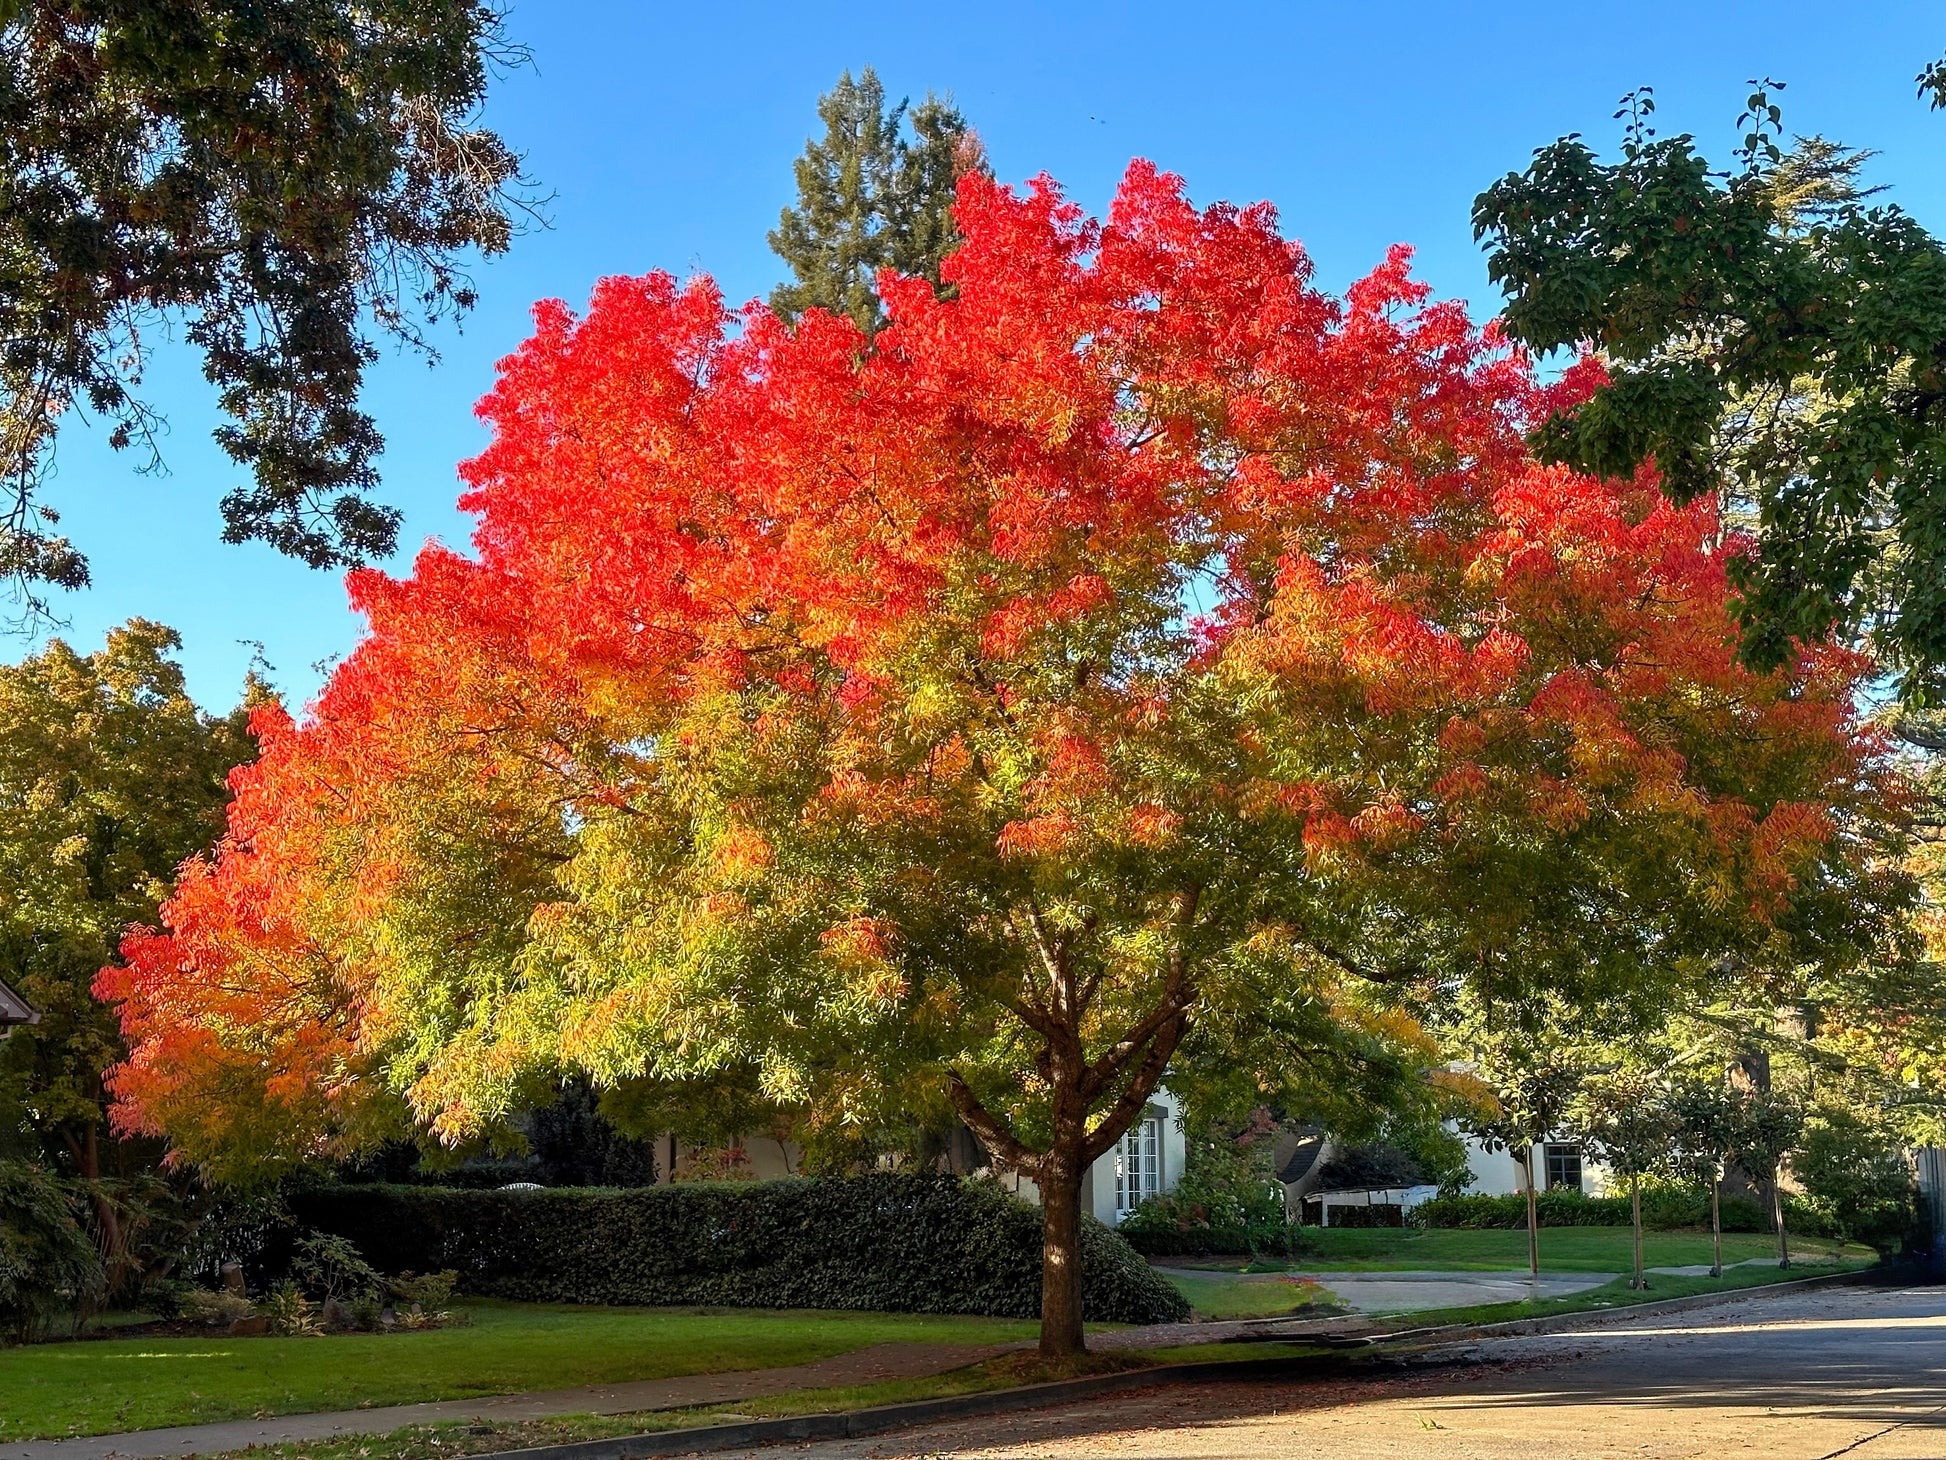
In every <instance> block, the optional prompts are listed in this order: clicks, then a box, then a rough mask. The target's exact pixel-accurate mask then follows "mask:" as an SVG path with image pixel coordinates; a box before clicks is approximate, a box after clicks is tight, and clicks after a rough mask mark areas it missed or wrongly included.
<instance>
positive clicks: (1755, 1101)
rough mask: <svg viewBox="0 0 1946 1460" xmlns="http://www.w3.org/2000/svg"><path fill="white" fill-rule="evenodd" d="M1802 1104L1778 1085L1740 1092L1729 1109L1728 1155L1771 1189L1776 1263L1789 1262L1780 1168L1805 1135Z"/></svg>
mask: <svg viewBox="0 0 1946 1460" xmlns="http://www.w3.org/2000/svg"><path fill="white" fill-rule="evenodd" d="M1804 1120H1805V1112H1804V1109H1803V1106H1802V1105H1801V1104H1800V1103H1799V1102H1798V1101H1797V1100H1795V1099H1793V1098H1792V1097H1791V1096H1790V1095H1788V1094H1786V1093H1785V1092H1784V1091H1782V1090H1777V1089H1747V1090H1744V1091H1741V1092H1739V1098H1738V1099H1737V1101H1736V1103H1735V1106H1734V1108H1733V1111H1732V1115H1731V1121H1730V1127H1729V1134H1730V1147H1729V1155H1730V1159H1731V1160H1733V1161H1734V1162H1736V1164H1737V1165H1739V1166H1741V1167H1742V1168H1743V1169H1744V1170H1745V1171H1746V1172H1748V1173H1749V1174H1750V1175H1751V1176H1752V1177H1753V1178H1755V1179H1756V1180H1757V1181H1760V1182H1762V1183H1764V1184H1765V1185H1767V1186H1768V1187H1769V1190H1770V1215H1771V1223H1772V1225H1773V1226H1774V1227H1775V1229H1776V1232H1777V1265H1778V1266H1779V1267H1789V1266H1790V1265H1791V1240H1790V1233H1789V1231H1788V1230H1787V1228H1786V1223H1785V1218H1784V1185H1783V1168H1784V1163H1785V1161H1786V1160H1787V1159H1788V1158H1789V1156H1790V1154H1791V1153H1792V1152H1793V1151H1795V1150H1796V1149H1797V1148H1798V1144H1799V1142H1800V1141H1802V1139H1803V1137H1804Z"/></svg>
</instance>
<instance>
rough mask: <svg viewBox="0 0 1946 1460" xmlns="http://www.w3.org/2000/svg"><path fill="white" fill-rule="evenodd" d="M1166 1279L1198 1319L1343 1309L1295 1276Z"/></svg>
mask: <svg viewBox="0 0 1946 1460" xmlns="http://www.w3.org/2000/svg"><path fill="white" fill-rule="evenodd" d="M1169 1281H1170V1282H1172V1283H1174V1284H1175V1286H1176V1288H1177V1289H1178V1290H1179V1291H1180V1292H1181V1293H1182V1295H1183V1296H1184V1297H1185V1298H1187V1299H1189V1305H1190V1306H1191V1307H1192V1308H1194V1309H1195V1310H1196V1316H1197V1317H1199V1318H1283V1317H1287V1316H1289V1315H1291V1314H1295V1313H1305V1312H1315V1313H1316V1314H1317V1316H1319V1317H1328V1316H1329V1315H1331V1314H1333V1313H1338V1312H1341V1311H1343V1310H1342V1309H1340V1308H1339V1307H1337V1306H1336V1305H1335V1304H1334V1303H1332V1301H1331V1295H1330V1294H1329V1293H1327V1292H1325V1291H1324V1290H1323V1289H1322V1288H1320V1287H1319V1286H1318V1285H1317V1284H1316V1283H1310V1282H1305V1281H1304V1280H1303V1279H1302V1278H1298V1277H1295V1276H1292V1277H1289V1278H1286V1279H1285V1280H1284V1281H1282V1282H1265V1281H1263V1280H1261V1279H1258V1280H1256V1281H1252V1282H1241V1281H1239V1280H1238V1279H1237V1278H1236V1277H1235V1276H1234V1275H1232V1274H1229V1273H1215V1272H1213V1273H1211V1274H1210V1275H1209V1276H1208V1277H1200V1276H1199V1277H1189V1276H1186V1275H1184V1274H1182V1273H1177V1272H1172V1273H1170V1274H1169Z"/></svg>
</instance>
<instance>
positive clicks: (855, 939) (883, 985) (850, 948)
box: [818, 917, 909, 1009]
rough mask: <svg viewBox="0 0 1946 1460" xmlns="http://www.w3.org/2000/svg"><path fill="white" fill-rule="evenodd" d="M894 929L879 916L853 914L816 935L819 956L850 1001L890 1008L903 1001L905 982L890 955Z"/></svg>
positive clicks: (876, 1007) (906, 987)
mask: <svg viewBox="0 0 1946 1460" xmlns="http://www.w3.org/2000/svg"><path fill="white" fill-rule="evenodd" d="M897 932H898V930H897V928H895V927H894V926H893V925H892V924H891V923H889V922H887V921H885V920H883V919H881V918H872V917H854V918H851V919H849V920H847V921H845V922H842V923H839V924H838V925H837V926H835V927H831V928H827V929H825V931H824V932H823V933H822V934H821V935H820V936H819V938H818V951H819V955H820V956H821V957H822V958H823V959H824V961H825V962H826V963H828V964H829V965H831V966H832V967H833V968H834V969H836V970H837V972H838V974H839V976H840V978H841V979H842V980H843V988H844V992H845V994H846V996H847V997H848V998H849V999H850V1000H851V1001H852V1002H854V1003H856V1004H858V1005H860V1006H862V1007H864V1008H867V1009H890V1008H895V1007H897V1006H898V1005H899V1004H900V1003H902V1002H903V1001H904V999H905V996H906V993H907V991H908V988H909V985H908V984H907V982H906V978H905V975H904V974H903V973H902V972H900V970H899V968H898V965H897V964H896V963H895V962H894V961H893V958H892V945H893V941H894V939H895V937H896V935H897Z"/></svg>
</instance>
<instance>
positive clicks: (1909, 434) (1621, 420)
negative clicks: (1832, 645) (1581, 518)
mask: <svg viewBox="0 0 1946 1460" xmlns="http://www.w3.org/2000/svg"><path fill="white" fill-rule="evenodd" d="M1942 74H1946V73H1941V72H1940V70H1939V68H1938V67H1937V66H1935V67H1931V68H1928V70H1927V72H1926V73H1924V74H1923V75H1922V76H1921V78H1920V82H1921V87H1922V91H1923V90H1925V89H1933V90H1934V91H1935V100H1936V101H1937V100H1938V99H1939V97H1940V96H1942V95H1946V92H1941V91H1939V90H1938V88H1939V86H1940V84H1941V76H1942ZM1752 88H1753V89H1752V92H1751V95H1750V97H1749V99H1748V102H1747V103H1746V106H1745V110H1744V113H1743V115H1742V116H1741V117H1739V118H1738V126H1739V127H1741V128H1745V129H1746V130H1745V132H1744V135H1743V140H1742V145H1741V146H1740V147H1739V148H1738V149H1737V152H1736V154H1735V155H1736V157H1737V160H1738V165H1737V167H1736V169H1735V170H1733V171H1731V172H1729V173H1718V172H1713V171H1711V170H1710V169H1709V167H1708V165H1707V164H1706V163H1705V161H1704V160H1703V158H1702V157H1701V156H1700V155H1698V153H1697V152H1696V150H1695V144H1694V142H1693V139H1691V138H1690V137H1688V136H1677V137H1671V138H1662V139H1658V138H1656V137H1655V135H1654V133H1653V130H1652V129H1650V128H1649V127H1648V126H1647V125H1646V118H1647V116H1648V115H1649V114H1650V113H1651V112H1652V110H1653V100H1652V98H1649V97H1647V96H1646V95H1638V96H1636V97H1635V98H1633V99H1632V102H1631V104H1630V105H1625V107H1624V111H1623V112H1622V113H1618V115H1626V116H1627V117H1628V118H1629V120H1628V125H1627V128H1626V131H1625V134H1624V138H1623V143H1622V148H1621V158H1620V160H1619V161H1617V162H1615V163H1613V164H1605V163H1603V162H1601V161H1599V160H1598V159H1597V158H1596V156H1595V154H1594V153H1593V152H1592V151H1591V150H1590V149H1589V148H1588V147H1587V146H1586V145H1585V144H1584V143H1582V142H1581V141H1580V140H1579V139H1578V138H1573V137H1565V138H1562V139H1561V140H1560V141H1558V142H1556V143H1554V144H1553V145H1552V146H1549V147H1546V148H1543V149H1542V150H1541V151H1540V152H1538V153H1537V154H1536V155H1535V159H1534V162H1533V163H1532V164H1531V165H1530V166H1529V167H1528V169H1527V170H1526V171H1525V172H1523V173H1518V174H1510V175H1509V176H1507V177H1506V178H1503V179H1502V180H1501V181H1500V182H1498V183H1495V184H1494V185H1493V186H1492V187H1490V188H1488V189H1487V190H1486V191H1485V192H1483V193H1481V194H1480V196H1479V198H1478V200H1477V201H1476V203H1475V205H1474V214H1473V218H1474V232H1475V236H1476V237H1478V238H1480V239H1482V240H1484V241H1485V242H1486V244H1487V246H1488V250H1489V253H1488V264H1487V267H1488V273H1489V276H1490V277H1491V278H1492V279H1493V280H1494V282H1495V283H1497V284H1499V285H1500V286H1501V288H1502V289H1503V290H1504V291H1505V293H1506V296H1507V305H1506V313H1505V324H1506V328H1507V331H1508V333H1509V334H1510V335H1511V336H1512V337H1513V338H1514V339H1516V340H1518V341H1520V342H1521V343H1523V344H1525V345H1527V346H1529V347H1530V348H1532V349H1534V350H1537V351H1543V352H1545V351H1550V350H1555V349H1559V348H1562V347H1580V348H1584V349H1589V350H1592V351H1595V352H1597V353H1598V354H1599V355H1600V357H1601V358H1602V360H1603V362H1604V363H1605V364H1606V365H1607V367H1608V370H1609V375H1608V379H1607V382H1606V383H1605V384H1604V385H1602V386H1601V388H1599V389H1598V390H1596V391H1595V392H1594V393H1593V394H1592V396H1590V397H1589V398H1588V399H1586V400H1585V401H1583V402H1581V403H1579V404H1577V405H1575V406H1573V407H1571V408H1569V409H1567V410H1565V411H1563V412H1560V413H1558V414H1557V415H1555V416H1553V417H1551V418H1550V419H1549V420H1548V421H1547V423H1546V424H1545V425H1544V426H1543V427H1542V428H1541V430H1540V431H1539V433H1538V434H1537V435H1536V437H1535V444H1536V447H1537V449H1539V450H1540V451H1541V452H1542V453H1543V454H1545V455H1546V456H1547V457H1548V458H1549V459H1551V460H1556V461H1561V462H1564V463H1566V464H1569V465H1572V466H1576V467H1579V468H1581V469H1583V470H1587V471H1592V472H1598V473H1601V474H1603V475H1606V476H1628V475H1631V474H1632V473H1634V472H1635V471H1636V470H1637V469H1638V468H1640V467H1643V466H1647V465H1652V466H1653V467H1654V469H1655V470H1656V472H1657V473H1658V475H1659V477H1660V479H1661V483H1662V485H1663V487H1664V488H1665V489H1666V490H1667V491H1668V492H1669V493H1670V494H1671V495H1672V496H1674V497H1676V498H1677V499H1678V500H1685V501H1686V500H1689V499H1691V498H1693V497H1696V496H1699V495H1702V494H1705V493H1709V492H1719V493H1721V494H1722V496H1723V498H1724V500H1725V504H1726V506H1727V507H1728V508H1729V509H1730V515H1731V520H1732V522H1733V524H1734V525H1736V526H1739V527H1743V528H1747V529H1748V530H1750V531H1752V532H1753V534H1754V537H1755V551H1754V552H1752V553H1750V554H1747V555H1745V556H1743V557H1742V558H1740V559H1739V560H1738V562H1737V564H1736V585H1737V588H1738V592H1739V602H1738V615H1739V619H1740V621H1741V623H1742V625H1743V630H1744V644H1743V653H1744V656H1745V658H1746V659H1747V660H1748V662H1750V663H1751V664H1752V665H1754V666H1757V667H1760V668H1770V667H1774V666H1777V665H1781V664H1785V663H1788V662H1790V660H1791V658H1792V656H1793V655H1794V654H1795V653H1796V652H1797V650H1796V646H1797V643H1798V642H1800V641H1811V640H1815V639H1817V638H1819V637H1821V636H1822V635H1824V634H1826V633H1828V632H1831V631H1833V630H1834V629H1835V630H1837V631H1838V632H1840V633H1845V634H1853V635H1860V636H1863V637H1865V638H1867V639H1868V640H1869V641H1870V643H1871V645H1872V647H1873V648H1874V649H1875V651H1876V652H1877V653H1878V655H1879V656H1880V658H1881V660H1882V661H1883V662H1884V663H1885V664H1886V666H1887V667H1888V668H1890V669H1892V670H1894V671H1896V672H1897V673H1898V674H1899V675H1900V687H1901V690H1902V692H1903V693H1904V695H1905V696H1906V697H1907V698H1908V699H1909V700H1910V701H1912V702H1914V703H1921V702H1927V701H1929V700H1930V699H1932V698H1934V697H1936V696H1937V695H1938V694H1939V693H1940V692H1941V690H1942V687H1946V476H1942V463H1943V462H1946V414H1942V411H1941V409H1940V406H1941V403H1942V402H1946V250H1942V248H1941V245H1940V243H1939V241H1938V240H1937V239H1935V238H1934V237H1933V236H1932V235H1931V234H1929V233H1928V232H1927V231H1926V230H1925V229H1924V228H1922V227H1920V226H1919V224H1917V223H1916V222H1915V221H1914V220H1913V219H1911V218H1910V217H1908V216H1906V215H1905V214H1904V213H1902V212H1901V211H1900V210H1899V209H1898V208H1897V207H1896V206H1888V205H1872V204H1870V203H1869V201H1868V200H1869V199H1870V197H1871V193H1872V191H1874V190H1870V189H1865V188H1863V187H1861V186H1860V185H1859V183H1858V170H1859V168H1860V166H1861V165H1862V163H1863V161H1864V156H1863V155H1862V154H1858V153H1853V152H1848V151H1846V150H1845V149H1843V148H1841V147H1838V146H1836V145H1835V144H1833V143H1830V142H1827V141H1825V140H1824V139H1822V138H1815V137H1814V138H1800V139H1798V141H1797V142H1796V143H1795V144H1794V145H1793V146H1792V147H1790V148H1789V149H1786V148H1784V147H1783V146H1782V144H1781V137H1782V127H1783V123H1782V115H1783V114H1782V111H1781V109H1780V108H1779V107H1778V105H1777V104H1776V102H1775V101H1774V100H1773V99H1772V97H1773V94H1774V93H1775V92H1776V91H1778V90H1781V87H1780V86H1779V85H1778V84H1777V83H1775V82H1770V81H1762V82H1753V83H1752Z"/></svg>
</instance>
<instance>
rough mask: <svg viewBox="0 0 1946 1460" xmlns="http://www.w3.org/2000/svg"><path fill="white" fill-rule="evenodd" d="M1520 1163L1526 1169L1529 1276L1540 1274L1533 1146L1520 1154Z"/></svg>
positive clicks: (1537, 1207)
mask: <svg viewBox="0 0 1946 1460" xmlns="http://www.w3.org/2000/svg"><path fill="white" fill-rule="evenodd" d="M1521 1164H1522V1165H1523V1166H1524V1167H1525V1168H1526V1170H1527V1272H1528V1275H1529V1276H1530V1277H1534V1278H1538V1277H1540V1275H1541V1207H1540V1198H1539V1196H1537V1195H1536V1194H1535V1191H1534V1148H1533V1147H1532V1146H1528V1147H1527V1148H1526V1149H1525V1150H1524V1151H1523V1153H1522V1155H1521Z"/></svg>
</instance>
